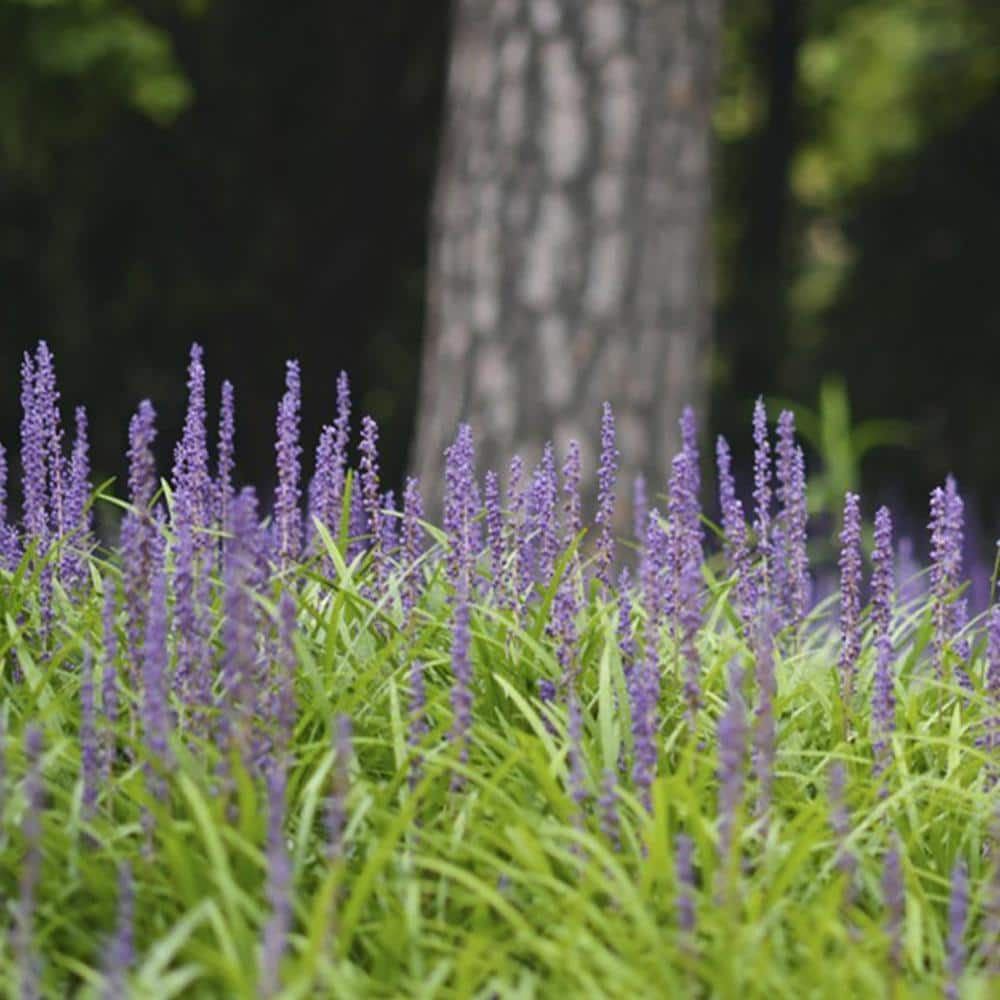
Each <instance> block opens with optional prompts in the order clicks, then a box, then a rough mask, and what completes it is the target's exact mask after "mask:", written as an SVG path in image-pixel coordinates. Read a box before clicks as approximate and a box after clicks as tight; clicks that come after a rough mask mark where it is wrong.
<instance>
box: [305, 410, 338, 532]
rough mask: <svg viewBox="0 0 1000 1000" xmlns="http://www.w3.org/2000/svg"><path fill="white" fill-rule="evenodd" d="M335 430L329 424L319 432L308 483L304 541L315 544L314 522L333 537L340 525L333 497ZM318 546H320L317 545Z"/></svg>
mask: <svg viewBox="0 0 1000 1000" xmlns="http://www.w3.org/2000/svg"><path fill="white" fill-rule="evenodd" d="M335 447H336V431H335V430H334V429H333V427H330V426H329V425H328V426H326V427H324V428H323V429H322V430H321V431H320V432H319V442H318V443H317V445H316V468H315V470H314V472H313V478H312V482H311V483H310V484H309V523H308V524H307V525H306V542H307V544H309V545H311V546H313V547H314V548H315V547H317V546H316V545H315V541H316V540H315V534H316V528H315V522H316V521H319V523H320V524H322V525H323V527H325V528H326V529H327V530H328V531H329V532H330V533H331V534H332V535H333V536H334V537H336V536H337V533H338V527H339V525H340V509H339V506H338V505H337V503H336V500H335V498H334V489H333V453H334V448H335ZM319 548H322V547H321V546H319Z"/></svg>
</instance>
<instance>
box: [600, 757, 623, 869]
mask: <svg viewBox="0 0 1000 1000" xmlns="http://www.w3.org/2000/svg"><path fill="white" fill-rule="evenodd" d="M597 804H598V806H599V807H600V810H601V831H602V832H603V833H604V836H605V837H607V838H608V841H609V842H610V843H611V847H612V848H613V849H614V850H615V851H619V850H621V836H620V834H619V821H618V784H617V776H616V775H615V770H614V768H613V767H607V768H605V769H604V775H603V777H602V779H601V797H600V799H599V800H598V803H597Z"/></svg>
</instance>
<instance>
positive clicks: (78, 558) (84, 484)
mask: <svg viewBox="0 0 1000 1000" xmlns="http://www.w3.org/2000/svg"><path fill="white" fill-rule="evenodd" d="M75 419H76V436H75V438H74V439H73V452H72V457H71V459H70V465H69V478H68V482H67V484H66V497H65V501H64V509H65V517H66V524H67V527H68V532H69V534H68V536H67V545H66V548H65V549H64V551H63V556H62V561H61V563H60V574H61V576H62V579H63V580H64V581H65V582H66V584H67V585H69V586H71V587H76V588H79V587H81V586H83V585H84V583H86V580H87V568H86V558H85V553H87V552H88V550H89V549H90V546H91V544H92V537H91V531H92V525H91V514H90V508H89V507H88V501H89V500H90V490H91V485H90V444H89V441H88V437H87V411H86V410H85V409H84V408H83V407H82V406H78V407H77V408H76V413H75Z"/></svg>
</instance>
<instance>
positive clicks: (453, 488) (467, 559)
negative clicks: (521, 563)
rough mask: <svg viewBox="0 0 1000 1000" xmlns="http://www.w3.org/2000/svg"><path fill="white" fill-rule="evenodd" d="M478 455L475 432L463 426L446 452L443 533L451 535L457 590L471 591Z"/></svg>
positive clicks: (451, 567)
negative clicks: (474, 438)
mask: <svg viewBox="0 0 1000 1000" xmlns="http://www.w3.org/2000/svg"><path fill="white" fill-rule="evenodd" d="M474 469H475V451H474V448H473V444H472V431H471V429H470V428H469V425H468V424H462V425H461V426H460V427H459V429H458V434H457V435H456V437H455V440H454V442H453V443H452V444H451V445H450V446H449V448H448V450H447V451H446V452H445V494H444V530H445V532H446V533H447V535H448V545H449V550H448V562H447V568H448V578H449V581H450V583H451V585H452V587H454V588H455V589H456V590H458V589H462V588H464V589H465V590H466V592H468V590H469V589H470V588H471V581H472V566H473V561H474V558H475V553H474V548H473V539H472V519H473V517H474V516H475V497H474V490H475V471H474Z"/></svg>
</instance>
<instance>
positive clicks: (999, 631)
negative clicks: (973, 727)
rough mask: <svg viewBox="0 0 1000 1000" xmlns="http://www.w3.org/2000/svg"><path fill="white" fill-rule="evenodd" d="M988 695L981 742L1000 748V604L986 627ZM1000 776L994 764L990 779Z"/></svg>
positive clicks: (988, 746)
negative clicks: (988, 706) (987, 713)
mask: <svg viewBox="0 0 1000 1000" xmlns="http://www.w3.org/2000/svg"><path fill="white" fill-rule="evenodd" d="M986 635H987V642H986V678H985V681H986V684H985V687H986V697H987V699H988V702H989V705H990V709H989V711H990V717H989V718H988V719H987V721H986V730H987V731H986V734H985V736H984V737H983V739H982V740H981V744H982V745H983V746H985V747H986V748H987V749H988V750H996V749H998V748H1000V604H994V605H993V607H991V608H990V613H989V623H988V625H987V627H986ZM998 777H1000V766H997V765H994V766H993V768H992V773H991V775H990V781H991V782H995V781H996V780H997V778H998Z"/></svg>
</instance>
